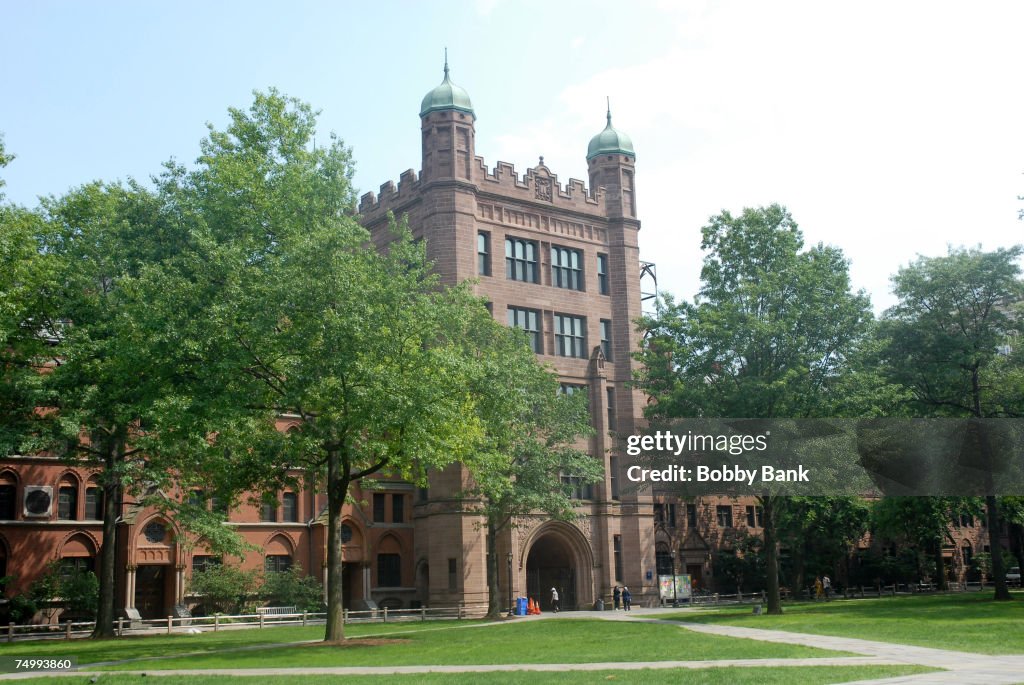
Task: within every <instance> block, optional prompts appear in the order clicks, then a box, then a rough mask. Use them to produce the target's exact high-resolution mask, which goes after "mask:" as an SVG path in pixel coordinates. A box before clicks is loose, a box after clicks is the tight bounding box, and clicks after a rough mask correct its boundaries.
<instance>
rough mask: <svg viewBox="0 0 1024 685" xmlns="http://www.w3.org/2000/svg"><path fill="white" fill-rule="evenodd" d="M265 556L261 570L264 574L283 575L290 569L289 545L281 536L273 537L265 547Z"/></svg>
mask: <svg viewBox="0 0 1024 685" xmlns="http://www.w3.org/2000/svg"><path fill="white" fill-rule="evenodd" d="M266 551H267V555H266V556H265V557H264V559H263V570H264V571H265V572H266V573H284V572H285V571H288V570H289V569H291V567H292V547H291V544H290V543H289V542H288V541H287V540H286V539H285V538H284V537H283V536H281V535H275V536H274V537H273V539H271V540H270V542H269V543H268V544H267V546H266Z"/></svg>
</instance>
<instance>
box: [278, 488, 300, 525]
mask: <svg viewBox="0 0 1024 685" xmlns="http://www.w3.org/2000/svg"><path fill="white" fill-rule="evenodd" d="M281 510H282V513H283V514H284V520H285V522H286V523H298V521H299V496H298V495H296V494H295V493H294V492H286V493H284V494H283V495H281Z"/></svg>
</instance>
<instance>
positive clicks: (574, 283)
mask: <svg viewBox="0 0 1024 685" xmlns="http://www.w3.org/2000/svg"><path fill="white" fill-rule="evenodd" d="M581 262H582V255H581V254H580V251H579V250H570V249H569V248H567V247H552V248H551V285H553V286H555V287H556V288H566V289H568V290H583V268H582V267H581Z"/></svg>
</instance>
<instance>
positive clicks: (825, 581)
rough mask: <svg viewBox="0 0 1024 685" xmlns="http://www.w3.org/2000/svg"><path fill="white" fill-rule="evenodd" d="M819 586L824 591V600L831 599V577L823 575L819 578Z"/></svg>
mask: <svg viewBox="0 0 1024 685" xmlns="http://www.w3.org/2000/svg"><path fill="white" fill-rule="evenodd" d="M821 588H822V590H824V591H825V600H826V601H827V600H830V599H832V579H831V578H829V577H828V576H823V577H822V579H821Z"/></svg>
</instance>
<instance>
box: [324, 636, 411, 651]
mask: <svg viewBox="0 0 1024 685" xmlns="http://www.w3.org/2000/svg"><path fill="white" fill-rule="evenodd" d="M408 643H409V640H407V639H403V638H394V637H391V638H384V637H364V638H352V639H351V640H344V641H343V642H310V643H308V644H306V645H305V646H306V647H334V648H342V649H347V648H351V647H381V646H383V645H404V644H408Z"/></svg>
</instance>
